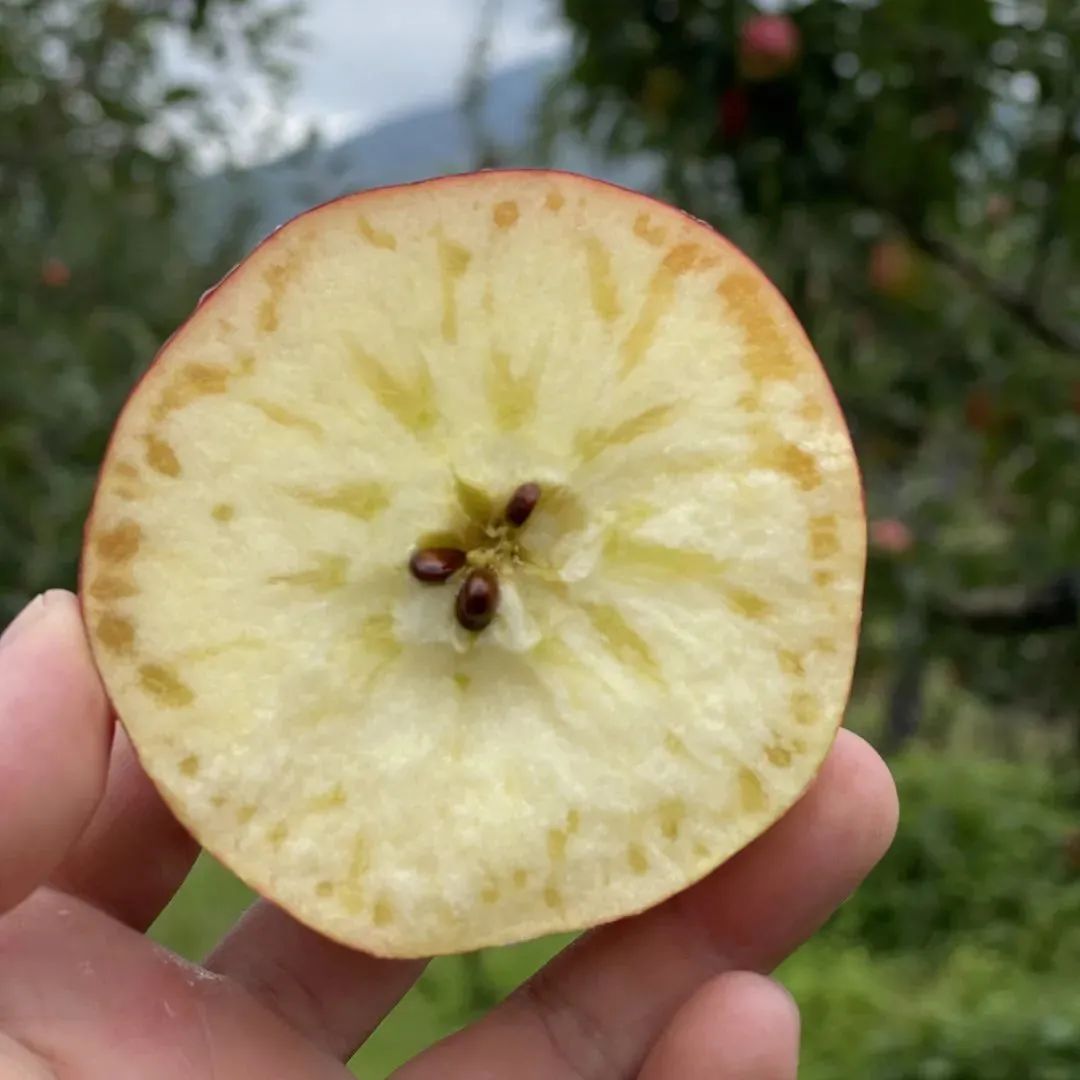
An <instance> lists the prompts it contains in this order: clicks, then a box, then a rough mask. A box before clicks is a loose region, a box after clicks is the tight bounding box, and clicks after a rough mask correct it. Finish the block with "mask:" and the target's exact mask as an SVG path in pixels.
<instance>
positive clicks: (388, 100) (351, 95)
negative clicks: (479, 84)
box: [297, 0, 566, 128]
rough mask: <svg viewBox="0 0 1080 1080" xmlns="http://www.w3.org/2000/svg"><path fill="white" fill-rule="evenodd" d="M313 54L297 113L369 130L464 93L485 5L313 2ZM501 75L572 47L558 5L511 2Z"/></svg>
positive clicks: (502, 24)
mask: <svg viewBox="0 0 1080 1080" xmlns="http://www.w3.org/2000/svg"><path fill="white" fill-rule="evenodd" d="M308 4H309V7H310V14H309V15H308V17H307V19H306V29H307V32H308V34H309V35H310V37H311V54H310V56H309V57H308V58H307V59H306V60H305V61H304V63H303V65H302V69H301V76H300V86H299V93H298V95H297V107H298V109H300V110H302V111H304V112H305V113H307V114H308V115H311V116H313V117H314V116H319V115H323V116H327V117H333V118H335V122H337V123H348V124H350V125H351V126H353V127H354V128H355V127H362V126H368V125H370V124H371V123H373V122H374V121H377V120H380V119H383V118H385V117H386V116H388V115H392V114H396V113H401V112H407V111H410V110H411V109H413V108H415V107H416V106H417V105H421V104H428V103H431V102H433V101H445V100H447V99H448V98H449V97H450V96H451V95H453V94H454V93H455V92H456V91H457V89H458V86H459V82H460V79H461V76H462V72H463V71H464V69H465V65H466V62H467V59H468V56H469V49H470V46H471V44H472V41H473V36H474V34H475V31H476V26H477V20H478V18H479V15H480V11H481V8H482V6H483V4H482V0H391V2H386V0H308ZM501 6H502V14H501V17H500V18H499V21H498V24H497V32H496V35H495V38H494V40H493V42H492V61H493V66H494V67H505V66H508V65H510V64H514V63H518V62H520V61H522V60H527V59H531V58H533V57H537V56H542V55H549V54H551V53H552V52H554V51H556V50H557V49H558V48H559V47H560V45H561V44H562V43H563V42H565V41H566V31H565V28H564V27H563V26H561V25H560V23H559V22H558V20H557V18H556V14H555V4H554V3H553V2H552V0H503V3H502V5H501Z"/></svg>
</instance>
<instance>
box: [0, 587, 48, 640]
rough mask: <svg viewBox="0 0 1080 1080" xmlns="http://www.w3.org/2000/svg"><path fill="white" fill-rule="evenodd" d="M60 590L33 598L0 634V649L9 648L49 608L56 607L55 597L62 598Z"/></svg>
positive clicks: (42, 616) (39, 620) (37, 621)
mask: <svg viewBox="0 0 1080 1080" xmlns="http://www.w3.org/2000/svg"><path fill="white" fill-rule="evenodd" d="M63 595H64V592H63V590H62V589H54V590H52V591H50V592H44V593H41V595H40V596H35V597H34V599H33V600H31V601H30V603H29V604H27V605H26V607H24V608H23V609H22V611H20V612H19V614H18V615H16V616H15V618H14V619H13V620H12V621H11V623H10V625H9V626H8V628H7V629H6V630H5V631H4V632H3V634H0V649H8V648H10V647H11V646H12V645H13V644H14V643H15V642H16V641H17V640H18V639H19V638H21V637H22V636H23V635H24V634H25V633H26V632H27V631H28V630H29V629H30V628H31V627H33V626H35V625H36V624H37V623H39V622H41V620H42V619H43V618H44V617H45V615H46V614H47V613H48V611H49V609H50V607H55V606H56V598H57V596H63Z"/></svg>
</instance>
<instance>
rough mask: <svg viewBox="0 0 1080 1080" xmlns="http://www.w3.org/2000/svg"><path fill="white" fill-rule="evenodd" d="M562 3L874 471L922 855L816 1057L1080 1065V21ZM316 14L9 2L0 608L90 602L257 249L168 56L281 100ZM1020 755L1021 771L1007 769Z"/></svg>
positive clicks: (853, 1068) (219, 133)
mask: <svg viewBox="0 0 1080 1080" xmlns="http://www.w3.org/2000/svg"><path fill="white" fill-rule="evenodd" d="M562 7H563V10H564V12H565V15H566V18H567V19H568V21H569V23H570V25H571V27H572V29H573V32H574V42H575V46H574V59H573V66H572V69H571V71H570V73H569V75H568V77H567V79H566V80H565V81H564V82H563V83H562V84H561V85H560V87H559V89H558V92H557V93H556V94H555V95H554V96H553V98H552V103H551V109H550V114H551V115H550V116H549V118H548V119H549V121H550V122H551V123H553V124H554V125H555V126H556V127H558V126H559V125H566V124H572V125H574V126H576V127H578V128H581V129H584V130H586V131H587V132H589V134H590V136H591V137H592V138H593V139H595V140H596V141H597V142H598V143H602V144H603V145H604V146H605V147H606V148H607V150H608V152H609V153H610V154H612V155H630V154H637V153H639V152H642V151H644V152H647V153H650V154H652V155H654V156H655V158H656V159H657V160H659V161H660V162H661V163H662V165H663V181H662V190H661V192H660V193H661V194H663V195H665V196H667V197H668V198H671V199H672V200H674V201H677V202H678V203H679V204H680V205H682V206H684V207H686V208H687V209H688V210H690V211H691V212H693V213H695V214H697V215H699V216H701V217H703V218H706V219H707V220H709V221H712V222H714V223H716V224H717V225H718V226H719V227H720V228H721V229H722V230H723V231H724V232H725V233H727V234H729V235H730V236H731V237H732V238H733V239H734V240H735V241H736V242H738V243H739V244H740V245H741V246H743V247H744V248H745V249H746V250H747V251H749V252H750V253H751V254H752V255H753V256H754V257H755V258H756V259H757V260H758V261H759V262H760V263H761V265H762V266H763V268H764V269H765V270H766V271H767V272H768V273H769V274H770V276H772V277H773V278H774V280H776V281H777V283H778V284H779V285H780V286H781V288H782V289H783V290H784V292H785V294H786V295H787V296H788V297H789V299H790V300H791V302H792V304H793V306H794V307H795V308H796V310H797V312H798V314H799V315H800V317H801V318H802V320H803V321H804V323H805V324H806V326H807V328H808V331H809V332H810V334H811V336H812V337H813V339H814V341H815V343H816V345H817V347H818V350H819V352H820V353H821V355H822V357H823V358H824V360H825V363H826V365H827V367H828V369H829V374H830V376H831V378H832V379H833V380H834V382H835V384H836V386H837V389H838V392H839V394H840V396H841V398H842V401H843V404H844V407H845V410H846V412H847V415H848V417H849V419H850V421H851V424H852V428H853V432H854V435H855V439H856V441H857V444H858V449H859V454H860V460H861V462H862V465H863V468H864V471H865V475H866V481H867V488H868V499H869V508H870V513H871V518H872V519H873V521H872V527H871V541H872V558H871V564H870V577H869V588H868V606H867V615H866V621H865V632H864V636H863V643H862V660H861V671H860V678H861V686H862V688H863V691H864V693H863V695H862V701H863V704H861V705H859V706H857V707H856V710H855V718H856V721H857V722H858V723H860V724H862V725H863V726H864V727H865V728H866V730H868V731H871V732H877V733H879V734H881V735H882V737H883V738H885V739H886V740H891V741H892V742H894V743H896V744H899V743H900V742H903V741H904V740H905V739H906V738H907V737H908V736H910V735H911V734H912V732H913V731H914V730H915V728H916V726H918V727H919V736H920V737H919V741H918V744H917V745H916V747H915V748H908V749H907V750H906V751H905V752H904V753H902V754H899V755H897V756H896V757H895V758H894V761H893V764H894V767H895V770H896V773H897V778H898V785H899V787H900V791H901V798H902V803H903V808H904V809H903V816H902V821H901V829H900V834H899V837H898V839H897V842H896V845H895V846H894V849H893V851H892V852H891V853H890V855H889V856H888V857H887V859H886V860H885V862H884V863H883V864H882V865H881V867H879V869H878V870H877V871H876V872H875V874H874V875H873V876H872V877H871V879H870V881H869V882H868V883H867V884H866V886H865V887H864V888H863V889H862V890H860V892H859V893H858V895H857V897H856V898H855V899H854V900H853V901H851V902H850V903H849V904H847V905H846V906H845V907H844V908H843V909H842V910H841V911H840V912H839V913H838V915H837V916H836V917H835V918H834V920H833V921H832V923H831V924H830V925H829V926H828V927H827V928H826V930H825V931H824V932H823V933H822V934H821V935H820V936H819V937H818V938H817V939H815V940H814V942H812V943H811V944H810V945H808V946H807V947H806V948H804V949H803V950H802V951H800V953H798V954H797V955H796V956H795V957H794V958H793V959H792V960H790V961H789V962H788V963H787V964H786V965H785V966H784V968H783V970H782V973H781V974H782V976H783V978H784V979H785V981H786V982H787V983H788V985H790V986H791V988H792V989H793V990H794V992H795V993H796V995H797V997H798V999H799V1002H800V1005H801V1007H802V1010H803V1016H804V1039H805V1054H804V1068H803V1072H802V1075H803V1076H805V1077H807V1078H809V1080H819V1078H820V1080H826V1078H827V1080H832V1078H834V1077H862V1076H866V1077H874V1078H875V1080H998V1078H1000V1080H1006V1078H1008V1080H1014V1078H1018V1077H1024V1078H1025V1080H1029V1078H1030V1080H1065V1078H1066V1077H1070V1078H1071V1077H1073V1076H1076V1075H1080V998H1078V996H1077V995H1076V993H1075V986H1074V983H1075V973H1076V971H1077V970H1080V830H1077V827H1076V824H1075V820H1076V819H1075V807H1076V806H1077V805H1078V804H1080V780H1078V778H1077V773H1076V769H1075V758H1071V759H1066V761H1065V763H1066V764H1067V765H1070V766H1071V768H1047V763H1052V764H1055V765H1056V764H1058V762H1059V759H1062V758H1063V757H1064V755H1062V754H1061V750H1062V748H1063V747H1064V746H1066V745H1070V744H1067V743H1065V742H1063V741H1062V740H1061V739H1060V738H1059V737H1058V736H1059V735H1060V734H1061V732H1062V731H1063V730H1064V731H1066V732H1067V737H1068V738H1070V739H1072V740H1073V741H1072V743H1071V746H1072V747H1073V748H1074V749H1075V747H1076V746H1080V739H1078V738H1077V727H1076V713H1077V704H1076V703H1077V701H1078V700H1080V643H1078V633H1077V627H1076V625H1075V623H1076V619H1075V611H1076V607H1077V595H1078V593H1080V454H1078V451H1080V326H1078V322H1080V274H1078V272H1077V267H1078V262H1080V148H1078V139H1080V63H1078V51H1080V47H1078V43H1080V7H1078V6H1077V5H1075V4H1066V3H1061V4H1058V3H1051V2H1050V0H1043V2H1036V0H950V2H948V3H942V2H939V0H882V2H877V3H874V2H869V0H811V2H807V3H799V4H792V5H790V6H789V7H788V8H787V9H784V10H782V11H781V12H780V13H779V15H778V14H777V13H776V11H777V9H778V8H779V7H780V5H777V4H773V5H771V6H770V10H771V12H772V14H771V15H770V16H769V20H770V21H767V22H762V21H760V19H761V14H762V13H761V12H759V11H758V10H757V8H756V7H755V6H754V5H753V4H751V3H749V2H748V0H644V2H640V0H562ZM487 10H488V11H489V13H490V11H491V10H493V8H492V7H490V6H489V7H488V9H487ZM293 13H294V5H293V4H292V3H291V2H288V3H286V2H279V0H186V2H183V0H175V2H168V0H6V2H5V3H4V4H3V5H2V6H0V229H2V231H3V235H4V238H5V244H4V248H3V251H2V252H0V622H2V621H3V620H4V618H5V617H6V616H7V615H8V614H10V613H11V612H12V611H13V609H14V608H15V606H16V605H17V604H18V603H19V602H21V600H22V599H24V598H25V597H26V596H27V595H28V594H30V593H31V592H33V591H36V590H39V589H41V588H44V587H47V586H49V585H53V584H56V583H70V582H71V580H72V576H73V572H74V559H75V556H76V552H77V545H78V533H79V529H80V527H81V522H82V518H83V516H84V513H85V509H86V506H87V504H88V500H89V495H90V489H91V486H92V483H93V477H94V472H95V469H96V466H97V463H98V461H99V459H100V456H101V453H102V450H103V447H104V443H105V439H106V438H107V431H108V427H109V424H110V422H111V419H112V417H113V416H114V415H115V413H116V410H117V408H118V407H119V404H120V401H121V399H122V397H123V395H124V394H125V393H126V392H127V391H128V390H129V389H130V387H131V385H132V383H133V381H134V379H135V378H136V376H137V374H138V373H139V372H140V371H142V370H143V369H144V368H145V365H146V363H147V360H148V358H149V357H150V355H151V354H152V353H153V351H154V350H155V349H156V347H157V346H158V345H159V344H160V342H161V341H162V340H163V338H164V337H165V336H166V335H167V334H168V333H170V332H171V331H172V330H173V329H174V328H175V327H176V326H177V324H178V323H179V322H180V321H181V320H182V319H183V317H184V316H185V315H186V314H187V312H188V311H190V309H191V307H192V306H193V304H194V302H195V300H196V299H197V297H198V294H199V292H200V291H201V290H202V289H203V288H205V287H206V285H207V284H208V283H209V282H211V281H213V280H214V279H215V278H216V276H217V275H218V274H219V273H220V271H221V270H223V269H224V268H225V267H227V266H228V265H229V264H231V262H232V261H234V259H235V256H236V254H237V251H236V241H237V239H238V238H239V236H240V235H241V234H242V233H243V223H242V222H238V223H237V230H236V237H231V236H224V237H221V240H220V245H219V247H218V249H217V250H215V251H214V252H213V253H211V254H210V255H208V256H206V257H205V258H203V257H197V256H195V255H193V254H192V253H191V249H190V244H189V243H188V241H189V239H190V237H189V229H188V225H187V224H186V223H185V220H184V217H183V213H182V212H181V200H182V191H183V188H184V185H185V183H187V182H188V180H189V178H190V176H191V171H192V166H193V155H194V154H195V153H196V152H197V151H199V150H201V149H203V148H205V146H206V145H207V144H208V143H214V142H215V141H217V140H221V139H222V138H223V128H222V126H221V119H220V115H219V112H218V109H217V105H218V100H217V99H218V94H217V91H216V90H215V88H214V86H213V85H212V84H211V83H209V82H207V81H205V80H202V79H200V78H198V77H195V76H194V75H191V76H188V75H185V76H183V77H181V76H179V75H176V76H170V75H169V74H167V72H168V71H169V70H170V68H169V66H168V65H166V64H165V63H164V59H163V58H164V57H165V55H166V54H167V53H168V51H169V50H170V48H175V46H176V44H177V42H182V43H183V45H184V47H185V48H188V49H190V50H192V51H193V53H194V54H198V55H202V56H204V57H206V58H207V60H208V62H209V64H210V65H211V67H213V66H214V65H220V66H222V67H228V66H229V64H231V63H232V62H233V61H235V60H236V59H237V57H236V51H237V50H238V49H239V51H240V52H241V53H242V59H243V60H244V62H245V63H246V64H248V65H249V66H250V68H251V70H252V71H254V72H255V74H256V75H257V76H258V78H259V79H262V80H263V81H266V82H267V83H272V84H274V85H278V84H280V83H281V81H282V80H283V79H284V78H285V76H286V74H287V68H286V66H285V64H284V57H283V53H282V45H283V43H285V42H286V41H288V39H289V34H290V26H291V19H292V16H293ZM489 21H490V20H489ZM488 32H489V33H490V26H489V28H488ZM480 59H482V57H480V56H479V54H478V57H477V60H478V62H479V60H480ZM474 96H475V92H474ZM473 105H474V107H475V102H473ZM477 152H478V153H482V152H484V148H483V147H479V146H478V148H477ZM1010 585H1012V586H1017V587H1018V588H1019V592H1018V593H1017V595H1016V596H1001V597H998V596H996V594H995V595H994V596H990V597H989V599H986V594H985V593H984V592H983V590H985V589H986V588H987V587H990V586H995V587H996V586H1010ZM1042 586H1046V587H1045V588H1042V590H1041V591H1040V587H1042ZM973 598H974V599H973ZM975 601H978V602H975ZM984 601H985V602H984ZM980 604H981V605H982V606H980ZM995 612H996V614H995ZM1002 612H1004V613H1005V614H1004V615H1002ZM1010 612H1012V613H1013V616H1010V615H1009V613H1010ZM988 613H989V614H988ZM1017 613H1019V614H1017ZM1014 616H1015V617H1014ZM1070 618H1071V620H1072V622H1071V625H1070ZM886 696H887V697H888V698H889V699H890V701H891V710H890V713H889V720H890V722H889V723H888V724H886V725H882V724H880V723H879V722H878V720H877V719H876V716H877V712H878V710H877V709H876V708H875V707H873V703H874V702H875V701H876V700H878V699H881V698H883V697H886ZM867 703H869V704H867ZM864 709H865V710H868V711H869V712H870V713H872V714H873V715H872V716H871V717H870V718H869V720H867V721H866V722H865V723H863V720H862V710H864ZM1055 723H1056V725H1057V727H1056V728H1054V727H1053V726H1052V725H1053V724H1055ZM882 726H885V727H886V728H887V729H888V730H887V731H885V732H880V728H881V727H882ZM975 729H977V733H978V737H973V738H970V739H969V738H968V736H969V734H970V730H975ZM1018 732H1019V733H1021V734H1017V733H1018ZM988 736H990V738H988ZM1021 736H1022V737H1021ZM965 740H967V741H965ZM986 742H992V743H993V744H994V745H995V746H996V747H997V748H998V749H1003V750H1008V751H1010V752H1011V753H1012V754H1013V755H1014V756H1016V757H1017V758H1018V759H1019V760H1016V761H1012V762H1008V761H1005V762H1003V761H990V760H987V759H986V758H984V757H983V756H981V755H979V754H977V753H975V752H973V750H972V747H974V746H976V745H979V744H980V743H986ZM961 745H962V746H963V752H959V751H958V749H957V747H958V746H961ZM249 899H250V894H249V893H248V892H247V890H245V889H244V888H243V887H242V886H240V885H239V884H238V883H237V882H235V880H234V879H232V878H231V877H230V876H229V875H228V874H226V873H225V872H224V871H222V870H221V869H220V868H218V867H216V866H215V864H213V863H212V862H211V861H209V860H205V859H204V860H203V861H202V862H201V864H200V866H199V868H198V869H197V871H196V873H195V874H194V875H193V876H192V878H191V880H190V881H189V883H188V884H187V885H186V886H185V888H184V890H183V891H182V892H181V894H180V896H179V897H178V898H177V900H176V901H175V902H174V904H173V905H171V906H170V909H169V910H168V911H167V912H166V914H165V915H164V916H163V918H162V919H161V920H160V921H159V923H158V925H157V927H156V929H155V934H156V935H157V936H158V937H159V938H160V939H162V940H165V941H167V942H168V943H170V944H172V945H173V946H174V947H176V948H178V949H179V950H180V951H182V952H184V953H185V954H186V955H189V956H192V957H198V956H201V955H202V954H203V953H204V952H205V951H206V949H207V948H208V947H209V946H210V944H211V943H212V942H213V941H214V940H215V939H216V938H217V937H218V936H219V935H220V934H221V933H222V932H223V931H224V929H225V928H226V927H227V926H228V925H230V924H231V922H232V921H233V920H234V918H235V916H236V914H237V913H238V912H239V910H240V909H241V908H242V907H243V906H244V905H245V904H246V903H247V902H248V901H249ZM562 944H563V940H562V939H560V940H548V941H542V942H535V943H530V944H527V945H524V946H521V947H519V948H516V949H507V950H495V951H490V952H486V953H483V954H479V955H476V956H472V957H462V958H445V959H441V960H438V961H436V962H435V963H434V964H433V965H432V966H431V967H430V968H429V970H428V972H427V974H426V975H425V976H424V978H423V979H422V980H421V982H420V984H419V985H418V987H417V988H416V989H415V990H414V991H412V992H411V993H410V994H409V995H408V997H407V998H406V999H405V1001H404V1002H403V1003H402V1005H401V1006H400V1007H399V1009H398V1010H397V1011H396V1012H395V1013H394V1014H393V1015H392V1016H391V1017H390V1019H389V1020H388V1021H387V1023H386V1024H384V1025H383V1027H382V1028H381V1029H380V1030H379V1031H378V1032H377V1033H376V1035H375V1037H374V1039H373V1040H372V1042H371V1044H370V1046H369V1047H368V1048H366V1049H365V1050H364V1051H363V1052H362V1054H361V1055H360V1057H359V1058H358V1059H357V1063H356V1067H357V1068H358V1069H359V1068H361V1067H363V1069H364V1075H367V1076H384V1075H386V1074H387V1073H388V1072H389V1071H390V1069H391V1068H392V1067H393V1066H394V1065H396V1064H399V1063H400V1062H401V1061H403V1060H404V1059H405V1058H406V1057H407V1056H408V1055H409V1054H411V1053H412V1052H414V1051H415V1050H417V1049H419V1048H421V1047H422V1046H424V1045H427V1044H428V1043H429V1042H431V1041H432V1040H434V1039H435V1038H437V1037H439V1036H440V1035H442V1034H445V1033H447V1032H449V1031H451V1030H453V1029H454V1028H456V1027H458V1026H460V1025H461V1024H463V1023H465V1022H467V1021H468V1020H469V1019H470V1018H471V1017H473V1016H474V1015H476V1014H477V1013H478V1012H479V1011H481V1010H482V1009H483V1008H485V1007H486V1006H487V1005H488V1004H489V1003H490V1002H491V1001H493V1000H496V999H497V998H499V997H501V996H502V995H503V994H505V993H506V992H507V991H508V990H509V989H510V988H511V987H512V986H514V985H516V984H517V983H518V982H520V980H521V979H522V978H524V977H526V976H527V975H528V974H529V973H530V972H532V971H533V970H535V968H536V967H537V966H538V965H539V964H540V963H542V962H543V960H545V959H546V958H547V956H548V955H550V953H551V952H552V951H554V950H556V949H557V948H559V947H560V946H561V945H562Z"/></svg>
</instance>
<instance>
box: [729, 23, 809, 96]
mask: <svg viewBox="0 0 1080 1080" xmlns="http://www.w3.org/2000/svg"><path fill="white" fill-rule="evenodd" d="M801 53H802V35H801V34H800V33H799V28H798V27H797V26H796V25H795V23H794V22H793V21H792V20H791V19H790V18H789V17H788V16H787V15H755V16H753V17H752V18H750V19H747V20H746V22H744V23H743V25H742V29H741V30H740V31H739V71H740V73H741V74H742V76H743V78H745V79H749V80H750V81H752V82H766V81H769V80H771V79H778V78H780V77H781V76H782V75H787V74H788V73H789V72H790V71H792V70H793V69H794V68H795V66H796V64H798V62H799V57H800V55H801Z"/></svg>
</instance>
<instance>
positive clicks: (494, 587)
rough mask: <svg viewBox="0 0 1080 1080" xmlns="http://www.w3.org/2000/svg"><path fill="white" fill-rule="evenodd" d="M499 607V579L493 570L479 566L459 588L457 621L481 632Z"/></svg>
mask: <svg viewBox="0 0 1080 1080" xmlns="http://www.w3.org/2000/svg"><path fill="white" fill-rule="evenodd" d="M498 607H499V579H498V578H497V577H496V576H495V572H494V571H493V570H489V569H486V568H483V567H481V568H479V569H476V570H473V571H472V572H471V573H470V574H469V576H468V577H467V578H466V579H465V580H464V582H462V585H461V588H460V589H458V594H457V600H456V601H455V602H454V614H455V615H456V616H457V621H458V622H459V623H460V624H461V625H462V626H463V627H465V629H466V630H471V631H472V632H473V633H474V634H475V633H479V632H480V631H481V630H483V629H484V627H486V626H489V625H490V624H491V620H492V619H494V618H495V612H496V611H497V610H498Z"/></svg>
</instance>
